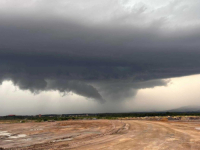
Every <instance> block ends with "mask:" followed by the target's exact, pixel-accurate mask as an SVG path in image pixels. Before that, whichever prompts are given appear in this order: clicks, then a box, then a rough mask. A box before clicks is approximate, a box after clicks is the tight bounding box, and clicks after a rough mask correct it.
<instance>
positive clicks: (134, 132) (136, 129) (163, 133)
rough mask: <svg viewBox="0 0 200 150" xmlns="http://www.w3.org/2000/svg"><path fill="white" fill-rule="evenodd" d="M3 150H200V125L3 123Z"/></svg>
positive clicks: (0, 133) (0, 136)
mask: <svg viewBox="0 0 200 150" xmlns="http://www.w3.org/2000/svg"><path fill="white" fill-rule="evenodd" d="M0 149H18V150H26V149H36V150H45V149H51V150H53V149H81V150H98V149H105V150H123V149H125V150H132V149H133V150H160V149H162V150H169V149H170V150H173V149H175V150H187V149H189V150H199V149H200V122H175V121H174V122H173V121H171V122H170V121H145V120H122V121H121V120H112V121H111V120H83V121H82V120H78V121H61V122H59V121H58V122H43V123H13V124H8V123H2V124H0Z"/></svg>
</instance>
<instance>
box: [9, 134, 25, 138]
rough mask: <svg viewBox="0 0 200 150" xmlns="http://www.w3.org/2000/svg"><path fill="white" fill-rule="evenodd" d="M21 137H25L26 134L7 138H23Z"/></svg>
mask: <svg viewBox="0 0 200 150" xmlns="http://www.w3.org/2000/svg"><path fill="white" fill-rule="evenodd" d="M23 137H26V134H19V135H16V136H10V137H9V138H11V139H17V138H23Z"/></svg>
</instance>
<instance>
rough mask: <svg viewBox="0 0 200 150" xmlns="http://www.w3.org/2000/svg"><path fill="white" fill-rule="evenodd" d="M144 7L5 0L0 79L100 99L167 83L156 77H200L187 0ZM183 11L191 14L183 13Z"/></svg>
mask: <svg viewBox="0 0 200 150" xmlns="http://www.w3.org/2000/svg"><path fill="white" fill-rule="evenodd" d="M133 2H134V1H133ZM143 2H144V3H142V4H140V3H139V4H135V5H133V6H132V7H131V9H130V8H129V9H128V8H125V6H124V4H125V2H122V1H116V2H114V1H108V2H107V5H104V3H103V2H99V1H93V2H91V1H90V2H89V1H87V2H85V3H82V2H81V1H77V2H73V1H60V2H58V1H53V0H52V1H45V0H43V1H37V0H35V1H31V2H26V1H23V0H22V1H18V3H16V2H14V1H12V0H11V1H7V2H6V1H5V3H4V5H3V6H4V7H3V6H1V7H0V12H1V13H0V20H1V21H0V32H1V34H0V71H1V74H0V79H1V82H3V81H4V80H12V81H13V83H14V84H15V85H17V86H19V88H21V89H23V90H26V89H28V90H30V91H32V92H35V93H37V92H40V91H44V90H58V91H60V92H70V91H71V92H74V93H77V94H79V95H82V96H85V97H88V98H92V99H97V100H99V101H101V102H103V101H104V99H106V98H108V99H123V97H125V96H129V95H130V96H131V95H134V94H135V93H136V92H137V90H138V89H142V88H153V87H155V86H165V85H166V84H167V82H164V81H163V80H160V79H164V78H170V77H176V76H184V75H189V74H195V73H199V72H200V59H199V58H200V52H199V47H200V43H199V41H200V30H199V29H200V26H199V24H198V21H199V16H198V15H194V14H193V19H191V18H190V17H191V14H192V13H194V11H192V10H191V9H190V8H187V7H185V5H188V4H187V3H188V2H187V1H183V2H180V1H179V2H178V1H177V2H176V3H173V4H172V3H171V2H172V1H169V3H168V4H167V5H166V6H163V7H160V8H159V9H154V10H151V9H152V8H149V7H148V5H146V4H145V2H146V1H143ZM198 3H199V2H198V1H194V2H191V7H194V8H196V7H195V6H196V5H197V4H198ZM19 4H23V5H19ZM15 6H16V7H15ZM9 8H10V9H9ZM11 8H12V9H11ZM20 8H21V9H20ZM169 9H170V10H173V11H169ZM183 10H184V11H183ZM185 10H186V11H187V12H188V15H187V16H185V17H184V16H181V15H180V13H182V14H185ZM195 10H196V11H197V9H195ZM171 13H172V14H171ZM195 14H196V13H195ZM171 16H173V17H172V18H171V19H169V17H171ZM188 18H189V21H187V19H188ZM176 20H177V21H176ZM178 21H182V23H181V24H180V23H179V22H178ZM178 27H179V28H178ZM149 80H153V81H149ZM101 95H104V96H105V98H104V97H102V96H101Z"/></svg>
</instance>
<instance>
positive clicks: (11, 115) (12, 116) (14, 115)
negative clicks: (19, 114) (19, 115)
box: [8, 115, 16, 117]
mask: <svg viewBox="0 0 200 150" xmlns="http://www.w3.org/2000/svg"><path fill="white" fill-rule="evenodd" d="M8 116H9V117H14V116H16V115H8Z"/></svg>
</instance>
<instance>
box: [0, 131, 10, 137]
mask: <svg viewBox="0 0 200 150" xmlns="http://www.w3.org/2000/svg"><path fill="white" fill-rule="evenodd" d="M10 135H11V134H10V133H8V131H0V136H10Z"/></svg>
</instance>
